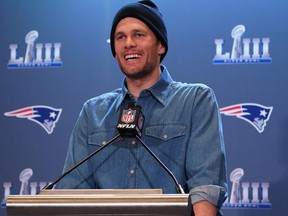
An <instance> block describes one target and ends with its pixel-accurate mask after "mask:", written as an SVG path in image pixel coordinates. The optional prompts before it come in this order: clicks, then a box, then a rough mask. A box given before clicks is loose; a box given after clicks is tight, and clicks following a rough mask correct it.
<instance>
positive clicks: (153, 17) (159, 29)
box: [110, 0, 168, 61]
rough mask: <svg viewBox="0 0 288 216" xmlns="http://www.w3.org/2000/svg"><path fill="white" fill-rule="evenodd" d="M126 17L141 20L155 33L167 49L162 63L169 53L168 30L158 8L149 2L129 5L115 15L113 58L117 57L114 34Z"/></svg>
mask: <svg viewBox="0 0 288 216" xmlns="http://www.w3.org/2000/svg"><path fill="white" fill-rule="evenodd" d="M126 17H134V18H136V19H139V20H141V21H142V22H144V23H145V24H146V25H147V26H148V27H149V28H150V29H151V30H152V31H153V32H154V34H155V35H156V37H157V38H158V39H159V40H160V41H161V43H162V45H163V46H164V47H165V48H166V49H165V53H163V54H162V56H161V61H162V60H163V59H164V57H165V55H166V53H167V51H168V39H167V30H166V26H165V23H164V21H163V19H162V14H161V13H160V11H159V9H158V7H157V6H156V5H155V4H154V3H153V2H152V1H149V0H144V1H138V2H136V3H130V4H127V5H125V6H124V7H122V8H121V9H120V10H119V11H118V12H117V14H116V15H115V17H114V20H113V23H112V28H111V32H110V45H111V50H112V54H113V56H115V47H114V34H115V30H116V26H117V24H118V23H119V22H120V20H122V19H124V18H126Z"/></svg>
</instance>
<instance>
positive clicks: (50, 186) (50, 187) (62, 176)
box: [37, 134, 121, 194]
mask: <svg viewBox="0 0 288 216" xmlns="http://www.w3.org/2000/svg"><path fill="white" fill-rule="evenodd" d="M120 136H121V135H120V134H118V135H116V136H115V137H114V138H112V139H111V140H110V141H108V142H107V143H106V144H105V145H103V146H101V147H100V148H98V149H96V150H95V151H94V152H93V153H92V154H90V155H88V157H86V158H84V159H83V160H82V161H80V162H79V163H77V164H76V165H75V166H73V167H71V168H70V169H69V170H67V171H66V172H65V173H63V174H62V175H61V176H60V177H59V178H58V179H56V180H55V181H54V182H52V183H50V184H47V185H46V186H45V187H44V188H43V189H42V190H51V189H52V188H53V187H54V185H55V184H57V183H58V182H59V181H60V180H61V179H63V178H64V177H65V176H66V175H68V174H69V173H70V172H72V171H73V170H74V169H76V168H77V167H78V166H80V165H81V164H83V163H84V162H85V161H87V160H89V159H90V158H91V157H93V156H94V155H95V154H97V153H98V152H99V151H101V150H102V149H104V148H105V147H107V146H108V145H109V144H110V143H112V142H114V141H115V140H116V139H118V137H120ZM42 190H41V191H42ZM39 193H40V192H38V193H37V194H39Z"/></svg>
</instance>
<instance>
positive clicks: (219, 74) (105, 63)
mask: <svg viewBox="0 0 288 216" xmlns="http://www.w3.org/2000/svg"><path fill="white" fill-rule="evenodd" d="M127 2H128V1H126V0H121V1H120V0H118V1H113V0H105V1H95V0H85V1H82V0H49V1H44V0H43V1H37V0H25V1H21V0H1V3H0V27H1V31H0V129H1V130H0V146H1V150H0V185H1V186H0V201H1V202H2V203H1V205H2V207H4V206H5V198H6V197H7V196H8V195H9V194H15V195H16V194H35V192H36V191H38V190H39V189H40V188H41V187H42V186H43V185H45V184H46V183H47V182H50V181H53V180H55V179H56V178H57V177H58V176H59V175H60V173H61V172H62V168H63V164H64V160H65V156H66V152H67V147H68V141H69V137H70V133H71V130H72V128H73V126H74V123H75V121H76V119H77V117H78V114H79V111H80V109H81V108H82V104H83V103H84V102H85V101H86V100H87V99H89V98H91V97H94V96H96V95H99V94H101V93H104V92H107V91H110V90H114V89H115V88H117V87H119V86H120V83H121V81H122V79H123V76H122V73H121V72H120V70H119V68H118V65H117V63H116V61H115V60H114V59H113V57H112V54H111V51H110V45H109V43H108V42H107V39H108V38H109V33H110V27H111V22H112V19H113V16H114V14H115V13H116V11H117V10H118V9H119V8H120V7H121V6H122V5H123V4H125V3H127ZM155 2H156V3H157V4H158V6H159V8H160V10H161V11H162V13H163V16H164V19H165V21H166V24H167V28H168V37H169V52H168V54H167V56H166V58H165V59H164V61H163V64H164V65H166V66H167V68H168V70H169V72H170V73H171V75H172V76H173V78H174V79H175V80H179V81H183V82H193V83H195V82H201V83H205V84H207V85H209V86H210V87H211V88H213V89H214V91H215V93H216V96H217V99H218V102H219V106H220V108H221V115H222V120H223V127H224V136H225V143H226V151H227V162H228V174H229V176H228V178H229V199H228V200H227V201H226V203H225V204H224V206H223V212H224V214H225V215H229V216H236V215H241V216H247V215H253V216H257V215H259V216H260V215H261V216H265V215H279V216H281V215H286V212H287V210H286V208H285V204H286V203H285V198H286V194H287V192H288V184H287V182H288V172H287V167H288V158H287V157H285V156H286V152H287V151H288V145H287V141H286V140H287V139H288V133H287V128H288V116H287V113H286V110H287V105H288V103H287V102H288V101H287V100H288V97H287V90H288V87H287V85H286V82H287V80H288V73H287V72H288V67H287V66H288V65H287V59H286V58H287V51H288V43H287V39H288V28H287V20H288V14H287V10H288V2H287V1H285V0H275V1H273V2H272V1H270V0H261V1H260V0H254V1H249V0H242V1H240V0H234V1H231V0H221V1H212V0H202V1H194V0H178V1H160V0H158V1H157V0H156V1H155ZM234 194H235V195H234ZM5 212H6V210H5V208H1V209H0V215H6V213H5Z"/></svg>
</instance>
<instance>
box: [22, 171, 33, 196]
mask: <svg viewBox="0 0 288 216" xmlns="http://www.w3.org/2000/svg"><path fill="white" fill-rule="evenodd" d="M32 175H33V170H32V169H29V168H27V169H24V170H23V171H22V172H21V173H20V175H19V180H20V182H21V189H20V195H28V194H29V190H28V185H29V179H30V178H31V177H32Z"/></svg>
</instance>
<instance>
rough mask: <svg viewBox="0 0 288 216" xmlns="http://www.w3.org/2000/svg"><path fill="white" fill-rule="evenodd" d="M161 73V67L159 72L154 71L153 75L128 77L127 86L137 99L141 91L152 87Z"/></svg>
mask: <svg viewBox="0 0 288 216" xmlns="http://www.w3.org/2000/svg"><path fill="white" fill-rule="evenodd" d="M160 75H161V71H160V69H159V72H158V73H154V74H152V75H151V76H148V77H144V78H139V79H130V78H128V77H126V81H127V88H128V90H129V92H130V93H131V94H132V95H133V96H134V98H135V99H137V98H138V97H139V95H140V93H141V91H143V90H145V89H149V88H150V87H152V86H153V85H154V84H155V83H156V82H157V81H158V80H159V77H160Z"/></svg>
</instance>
